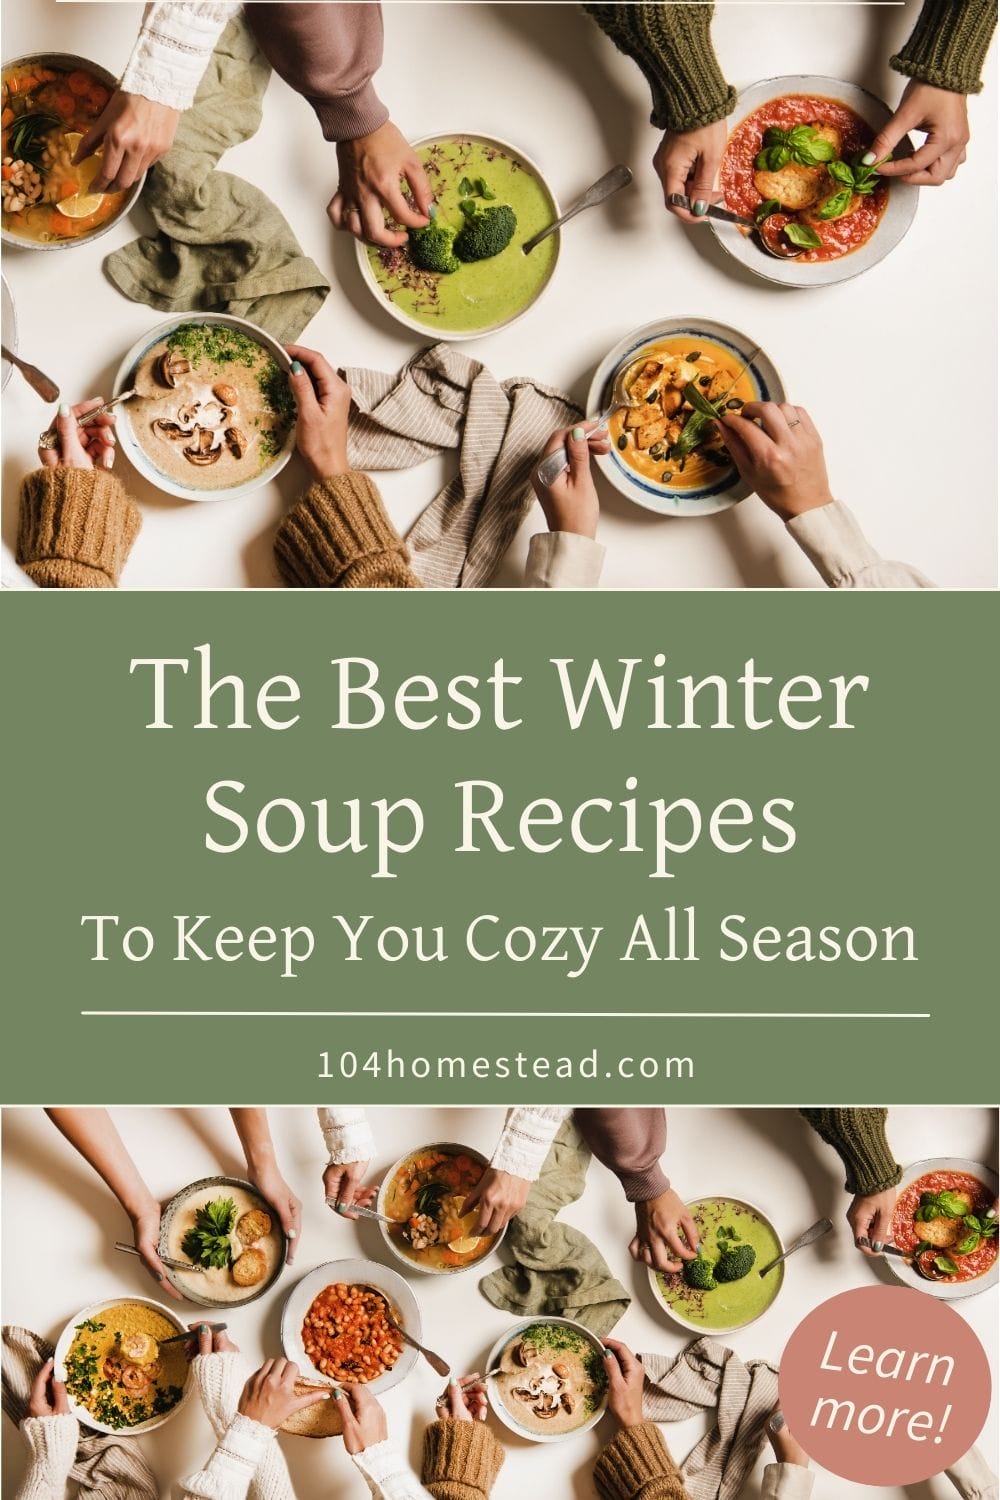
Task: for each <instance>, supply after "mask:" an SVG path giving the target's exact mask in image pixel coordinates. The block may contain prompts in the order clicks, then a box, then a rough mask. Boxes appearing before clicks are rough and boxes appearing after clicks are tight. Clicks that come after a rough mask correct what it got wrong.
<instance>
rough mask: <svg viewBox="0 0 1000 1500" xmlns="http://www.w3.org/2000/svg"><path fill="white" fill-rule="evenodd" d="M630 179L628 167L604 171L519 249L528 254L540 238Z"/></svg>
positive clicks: (607, 196) (595, 204) (621, 186)
mask: <svg viewBox="0 0 1000 1500" xmlns="http://www.w3.org/2000/svg"><path fill="white" fill-rule="evenodd" d="M631 181H632V173H631V171H630V169H629V168H628V167H623V166H617V167H612V168H611V170H610V172H605V174H604V176H603V177H598V179H597V181H596V182H593V183H591V185H590V187H589V188H588V189H587V191H586V192H585V193H584V194H583V197H582V198H578V199H577V200H576V202H575V203H574V204H573V207H572V208H568V209H567V210H566V212H565V213H564V214H561V215H560V216H559V218H558V219H556V220H555V221H554V223H552V224H548V225H547V226H546V227H545V228H544V229H540V230H539V231H538V233H537V234H533V235H532V236H531V239H530V240H525V242H524V244H523V245H522V246H521V249H522V250H523V251H524V253H525V255H529V254H530V253H531V251H532V250H534V248H535V246H536V245H540V244H541V243H542V240H544V239H547V238H548V236H549V235H550V234H553V233H554V232H555V231H556V230H557V229H558V228H559V227H560V226H561V225H563V224H566V223H567V222H568V221H569V220H570V219H573V218H575V217H576V215H577V214H582V213H583V210H584V209H585V208H595V207H596V206H597V204H598V203H603V202H604V200H605V198H610V197H611V195H612V193H617V192H618V191H619V189H620V188H623V187H628V185H629V183H630V182H631Z"/></svg>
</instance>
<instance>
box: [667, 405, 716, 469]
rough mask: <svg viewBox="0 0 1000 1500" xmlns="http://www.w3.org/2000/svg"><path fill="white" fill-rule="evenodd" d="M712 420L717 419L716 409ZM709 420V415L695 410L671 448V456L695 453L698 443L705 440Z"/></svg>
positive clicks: (684, 456)
mask: <svg viewBox="0 0 1000 1500" xmlns="http://www.w3.org/2000/svg"><path fill="white" fill-rule="evenodd" d="M712 420H713V421H714V420H715V413H714V411H713V413H712ZM708 422H709V419H708V417H706V416H703V414H702V413H701V412H700V411H693V412H692V413H691V415H690V416H689V417H688V419H687V421H686V422H685V423H684V426H683V428H682V429H681V435H680V437H679V438H678V439H677V441H676V443H674V445H673V447H672V448H671V449H670V457H671V458H687V456H688V454H689V453H693V452H694V450H695V449H696V448H697V446H698V444H699V443H703V442H704V441H705V438H706V436H707V432H706V429H707V427H708Z"/></svg>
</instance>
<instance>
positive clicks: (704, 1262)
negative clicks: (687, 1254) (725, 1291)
mask: <svg viewBox="0 0 1000 1500" xmlns="http://www.w3.org/2000/svg"><path fill="white" fill-rule="evenodd" d="M713 1272H714V1267H713V1265H712V1262H711V1261H710V1260H708V1259H706V1257H705V1256H704V1255H699V1256H697V1257H696V1259H694V1260H688V1261H685V1262H684V1280H685V1281H686V1282H687V1284H688V1286H693V1287H694V1288H695V1289H696V1290H697V1291H699V1292H712V1291H714V1290H715V1288H716V1286H717V1285H718V1283H717V1282H716V1279H715V1276H714V1274H713Z"/></svg>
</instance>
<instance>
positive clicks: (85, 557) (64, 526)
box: [16, 467, 141, 589]
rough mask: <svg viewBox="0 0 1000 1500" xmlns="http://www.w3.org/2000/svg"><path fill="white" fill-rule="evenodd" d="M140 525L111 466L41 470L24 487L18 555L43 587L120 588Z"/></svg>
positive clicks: (25, 567) (25, 569) (30, 575)
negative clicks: (119, 584)
mask: <svg viewBox="0 0 1000 1500" xmlns="http://www.w3.org/2000/svg"><path fill="white" fill-rule="evenodd" d="M140 525H141V519H140V516H139V510H138V507H137V506H136V504H135V502H134V501H133V500H130V499H129V497H128V495H127V494H126V493H125V489H124V487H123V485H122V482H121V480H120V479H116V478H115V477H114V475H113V474H109V473H108V472H107V471H106V470H105V469H66V468H62V467H59V468H54V469H36V470H35V471H34V473H32V474H29V475H28V477H27V478H26V479H25V481H24V483H23V485H22V486H21V510H20V514H19V516H18V523H17V549H16V556H17V560H18V562H19V563H20V565H21V567H22V568H23V569H24V571H25V572H26V573H27V575H28V577H29V578H31V579H33V580H34V582H35V583H37V584H38V586H39V588H43V589H113V588H117V587H118V579H119V577H120V575H121V571H122V568H123V567H124V566H125V561H126V559H127V557H128V555H129V553H130V552H131V550H132V543H133V542H134V541H135V539H136V536H137V535H138V533H139V527H140Z"/></svg>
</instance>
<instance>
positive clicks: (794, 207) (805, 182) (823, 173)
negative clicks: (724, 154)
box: [753, 161, 829, 213]
mask: <svg viewBox="0 0 1000 1500" xmlns="http://www.w3.org/2000/svg"><path fill="white" fill-rule="evenodd" d="M828 181H829V175H828V173H827V170H826V167H823V166H819V167H800V166H799V164H798V162H795V161H790V162H788V163H787V164H786V165H785V166H783V167H782V168H781V169H780V170H779V171H777V172H767V171H764V170H763V169H761V168H759V169H758V170H757V171H756V172H755V173H754V174H753V185H754V187H755V188H756V189H757V191H758V193H759V194H760V196H761V197H762V198H768V199H770V198H773V199H775V200H776V201H777V202H778V203H780V204H781V207H782V208H784V209H787V210H788V211H789V212H790V213H798V212H800V210H801V209H803V208H809V207H810V205H811V204H813V203H815V202H816V200H817V198H818V197H819V195H820V192H821V191H822V190H823V189H824V187H825V184H826V183H827V182H828Z"/></svg>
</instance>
